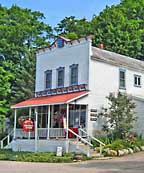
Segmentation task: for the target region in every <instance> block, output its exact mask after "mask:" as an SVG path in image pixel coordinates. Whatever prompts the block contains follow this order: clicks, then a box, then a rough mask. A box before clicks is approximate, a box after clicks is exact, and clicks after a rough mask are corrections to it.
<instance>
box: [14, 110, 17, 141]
mask: <svg viewBox="0 0 144 173" xmlns="http://www.w3.org/2000/svg"><path fill="white" fill-rule="evenodd" d="M16 119H17V110H16V109H14V136H13V138H14V139H15V138H16V121H17V120H16Z"/></svg>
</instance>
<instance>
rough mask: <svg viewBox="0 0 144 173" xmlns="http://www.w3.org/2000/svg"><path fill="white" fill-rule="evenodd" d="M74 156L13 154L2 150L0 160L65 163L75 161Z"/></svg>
mask: <svg viewBox="0 0 144 173" xmlns="http://www.w3.org/2000/svg"><path fill="white" fill-rule="evenodd" d="M73 157H74V154H70V153H69V154H64V156H62V157H58V156H56V154H55V153H42V152H38V153H32V152H12V151H11V150H0V160H13V161H23V162H48V163H56V162H64V163H69V162H72V161H73Z"/></svg>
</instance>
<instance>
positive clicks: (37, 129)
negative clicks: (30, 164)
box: [1, 91, 103, 155]
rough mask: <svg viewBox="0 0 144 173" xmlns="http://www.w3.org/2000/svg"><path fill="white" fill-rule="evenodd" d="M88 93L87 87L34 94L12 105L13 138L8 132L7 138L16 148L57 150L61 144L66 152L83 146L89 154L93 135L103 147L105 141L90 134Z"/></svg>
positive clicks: (19, 149) (83, 150)
mask: <svg viewBox="0 0 144 173" xmlns="http://www.w3.org/2000/svg"><path fill="white" fill-rule="evenodd" d="M87 95H88V91H79V92H72V93H66V94H58V95H50V96H42V97H35V98H32V99H28V100H26V101H23V102H20V103H18V104H16V105H13V106H12V109H14V130H13V135H12V136H13V140H12V142H11V143H10V142H9V139H10V137H9V135H8V136H7V138H5V139H7V140H8V144H10V147H11V148H12V150H13V151H31V152H41V151H42V152H44V151H47V152H48V151H50V152H56V148H57V147H58V146H60V147H62V148H63V152H67V153H68V152H76V151H78V150H79V151H80V150H81V152H82V153H84V154H87V155H89V150H90V148H91V147H92V146H93V145H92V144H91V139H94V140H96V141H97V142H98V143H99V144H100V147H101V146H102V145H103V143H102V142H101V141H99V140H98V139H95V138H94V137H92V136H90V135H89V134H88V104H87V101H86V100H87V99H85V97H87ZM22 108H23V109H25V111H24V112H23V115H22V113H21V111H20V110H21V109H22ZM26 122H29V123H30V124H26ZM32 125H33V127H34V128H33V127H32ZM72 139H74V140H72ZM1 142H2V143H3V141H1ZM2 145H3V144H2ZM2 145H1V146H2ZM82 145H83V149H82ZM85 145H86V146H85ZM85 147H86V148H85Z"/></svg>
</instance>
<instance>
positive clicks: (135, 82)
mask: <svg viewBox="0 0 144 173" xmlns="http://www.w3.org/2000/svg"><path fill="white" fill-rule="evenodd" d="M134 84H135V85H137V77H136V76H135V78H134Z"/></svg>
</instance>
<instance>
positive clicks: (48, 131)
mask: <svg viewBox="0 0 144 173" xmlns="http://www.w3.org/2000/svg"><path fill="white" fill-rule="evenodd" d="M47 125H48V127H47V128H48V130H47V139H49V134H50V105H48V124H47Z"/></svg>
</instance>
